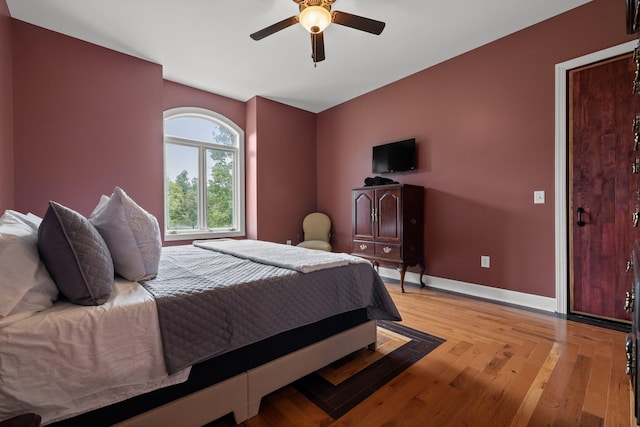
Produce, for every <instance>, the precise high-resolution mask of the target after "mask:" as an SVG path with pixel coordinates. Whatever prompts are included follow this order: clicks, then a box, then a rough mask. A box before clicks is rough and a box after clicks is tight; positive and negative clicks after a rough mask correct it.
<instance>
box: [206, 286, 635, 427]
mask: <svg viewBox="0 0 640 427" xmlns="http://www.w3.org/2000/svg"><path fill="white" fill-rule="evenodd" d="M405 287H406V293H405V294H402V293H400V286H399V285H396V284H388V285H387V288H388V289H389V292H390V293H391V296H392V298H393V300H394V301H395V303H396V305H397V306H398V309H399V310H400V313H401V314H402V317H403V324H405V325H406V326H409V327H412V328H414V329H418V330H421V331H425V332H428V333H430V334H432V335H436V336H438V337H440V338H444V339H446V340H447V341H446V342H445V343H444V344H442V345H440V346H439V347H438V348H437V349H435V350H434V351H432V352H431V353H429V354H428V355H427V356H425V357H424V358H422V359H421V360H420V361H418V362H417V363H416V364H414V365H413V366H411V367H409V368H408V369H407V370H406V371H404V372H403V373H402V374H400V375H399V376H397V377H396V378H395V379H394V380H392V381H391V382H390V383H388V384H387V385H386V386H384V387H383V388H381V389H380V390H378V391H377V392H376V393H374V394H373V395H372V396H370V397H369V398H368V399H366V400H365V401H364V402H362V403H361V404H360V405H358V406H357V407H355V408H354V409H353V410H351V411H350V412H348V413H347V414H346V415H344V416H343V417H341V418H340V419H338V420H337V421H334V420H332V419H331V418H330V417H329V416H328V415H326V414H325V413H324V412H323V411H322V410H320V409H319V408H317V407H316V406H315V405H313V404H312V403H311V402H310V401H308V400H307V399H306V398H305V397H303V396H302V395H301V394H300V393H298V392H297V391H296V390H295V389H294V388H293V387H291V386H288V387H285V388H283V389H280V390H278V391H276V392H274V393H272V394H270V395H269V396H267V397H265V398H264V399H263V400H262V404H261V407H260V413H259V415H258V416H256V417H254V418H251V419H249V420H248V421H246V422H244V423H242V424H241V425H242V426H245V427H267V426H278V427H280V426H291V427H304V426H310V427H311V426H343V427H347V426H388V427H391V426H491V427H500V426H531V427H538V426H585V427H588V426H611V427H614V426H615V427H619V426H625V427H627V426H633V425H635V420H634V417H633V416H632V411H631V409H630V407H631V405H630V398H629V396H630V385H629V380H628V377H627V376H626V374H625V364H626V360H625V354H624V342H625V337H626V333H624V332H618V331H613V330H609V329H604V328H600V327H597V326H590V325H587V324H583V323H577V322H573V321H567V320H562V319H558V318H556V317H553V316H549V315H545V314H538V313H534V312H530V311H526V310H521V309H518V308H513V307H508V306H502V305H497V304H493V303H490V302H484V301H478V300H475V299H469V298H465V297H462V296H458V295H453V294H449V293H445V292H440V291H434V290H430V289H428V288H425V289H419V288H417V287H415V286H412V285H411V284H407V286H405ZM233 425H235V423H234V422H233V418H232V417H225V418H223V419H221V420H218V421H216V422H214V423H212V424H210V425H209V426H211V427H225V426H233Z"/></svg>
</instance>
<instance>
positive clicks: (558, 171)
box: [555, 40, 638, 314]
mask: <svg viewBox="0 0 640 427" xmlns="http://www.w3.org/2000/svg"><path fill="white" fill-rule="evenodd" d="M636 46H638V41H637V40H631V41H629V42H626V43H622V44H619V45H617V46H612V47H610V48H607V49H603V50H600V51H598V52H594V53H590V54H588V55H584V56H581V57H579V58H574V59H571V60H569V61H565V62H561V63H559V64H556V67H555V73H556V111H555V116H556V119H555V121H556V123H555V128H556V138H555V140H556V142H555V145H556V147H555V152H556V155H555V193H556V194H555V196H556V197H555V236H556V312H557V313H560V314H567V313H568V293H569V280H568V279H569V244H568V242H569V237H568V236H569V234H568V223H569V216H568V212H567V204H568V202H569V198H568V197H569V195H568V194H567V188H568V187H569V181H568V180H569V175H568V170H567V143H568V141H567V118H568V117H567V112H568V111H567V110H568V109H567V105H568V103H567V95H568V90H567V89H568V88H567V72H568V71H569V70H571V69H573V68H577V67H581V66H584V65H588V64H591V63H594V62H598V61H601V60H604V59H609V58H612V57H614V56H618V55H622V54H625V53H629V52H633V49H634V48H635V47H636ZM631 83H632V82H629V90H631Z"/></svg>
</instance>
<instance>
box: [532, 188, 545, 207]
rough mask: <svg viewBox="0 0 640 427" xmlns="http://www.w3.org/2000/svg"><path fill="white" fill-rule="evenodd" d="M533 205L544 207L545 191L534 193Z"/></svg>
mask: <svg viewBox="0 0 640 427" xmlns="http://www.w3.org/2000/svg"><path fill="white" fill-rule="evenodd" d="M533 203H534V204H536V205H544V190H539V191H534V192H533Z"/></svg>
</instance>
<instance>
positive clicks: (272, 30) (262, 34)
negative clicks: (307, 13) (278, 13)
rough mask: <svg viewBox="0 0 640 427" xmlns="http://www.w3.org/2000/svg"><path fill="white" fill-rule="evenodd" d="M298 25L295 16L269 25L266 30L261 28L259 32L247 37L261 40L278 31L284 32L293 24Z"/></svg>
mask: <svg viewBox="0 0 640 427" xmlns="http://www.w3.org/2000/svg"><path fill="white" fill-rule="evenodd" d="M297 23H298V17H297V16H292V17H291V18H287V19H283V20H282V21H280V22H276V23H275V24H273V25H269V26H268V27H266V28H263V29H262V30H260V31H256V32H255V33H253V34H251V35H250V36H249V37H251V38H252V39H254V40H262V39H263V38H265V37H267V36H270V35H271V34H273V33H277V32H278V31H280V30H284V29H285V28H287V27H290V26H292V25H293V24H297Z"/></svg>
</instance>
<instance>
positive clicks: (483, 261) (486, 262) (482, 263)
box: [480, 255, 491, 268]
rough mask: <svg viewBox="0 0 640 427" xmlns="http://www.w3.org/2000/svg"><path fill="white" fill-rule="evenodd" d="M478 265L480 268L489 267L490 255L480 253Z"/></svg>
mask: <svg viewBox="0 0 640 427" xmlns="http://www.w3.org/2000/svg"><path fill="white" fill-rule="evenodd" d="M480 267H482V268H490V267H491V257H489V256H486V255H482V256H481V257H480Z"/></svg>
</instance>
